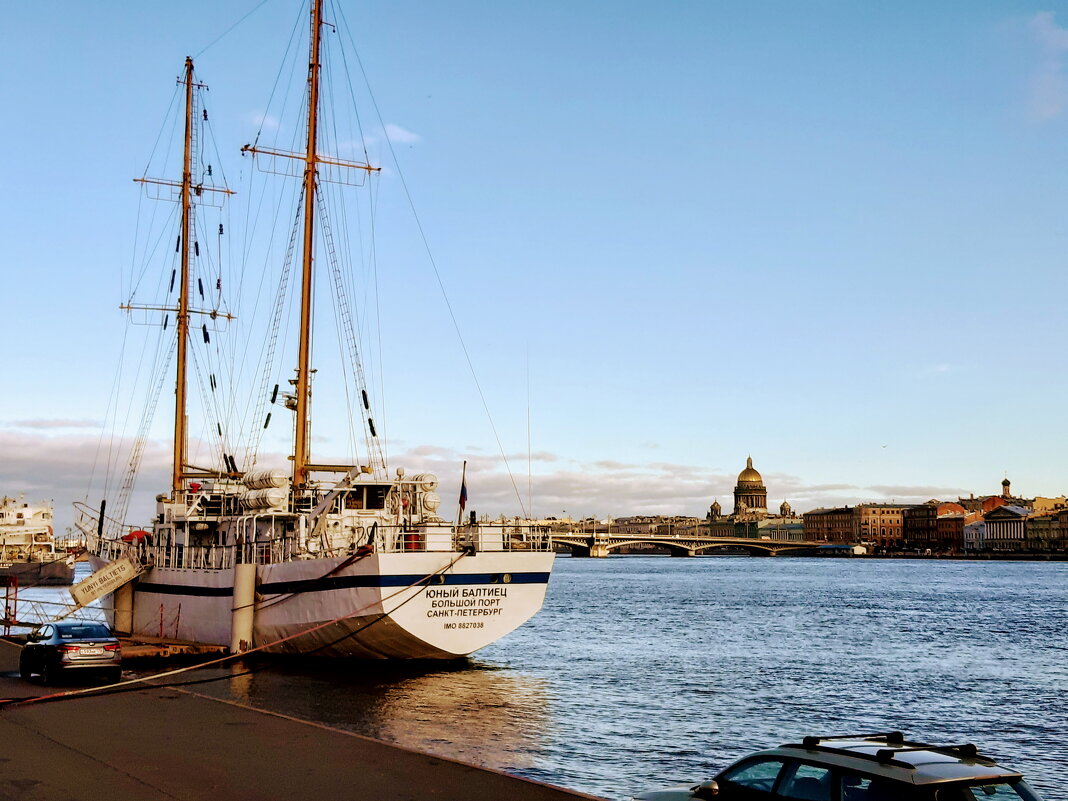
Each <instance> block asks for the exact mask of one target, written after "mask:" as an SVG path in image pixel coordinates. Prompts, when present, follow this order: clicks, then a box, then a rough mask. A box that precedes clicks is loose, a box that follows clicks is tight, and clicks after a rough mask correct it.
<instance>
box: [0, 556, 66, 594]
mask: <svg viewBox="0 0 1068 801" xmlns="http://www.w3.org/2000/svg"><path fill="white" fill-rule="evenodd" d="M6 577H14V578H15V579H16V580H17V581H18V583H19V586H20V587H61V586H66V585H70V584H73V583H74V565H73V564H72V563H71V561H70V560H67V559H56V560H54V561H51V562H11V563H8V564H4V565H0V578H6Z"/></svg>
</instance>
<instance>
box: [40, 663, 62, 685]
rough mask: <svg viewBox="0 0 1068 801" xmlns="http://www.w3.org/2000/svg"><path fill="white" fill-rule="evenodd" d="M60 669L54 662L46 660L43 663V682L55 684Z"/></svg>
mask: <svg viewBox="0 0 1068 801" xmlns="http://www.w3.org/2000/svg"><path fill="white" fill-rule="evenodd" d="M57 673H58V671H57V670H56V669H55V667H53V666H52V663H51V662H50V661H49V660H48V659H45V660H44V664H42V665H41V684H55V682H56V679H57V678H59V676H58V675H57Z"/></svg>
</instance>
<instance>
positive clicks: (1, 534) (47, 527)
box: [0, 495, 74, 587]
mask: <svg viewBox="0 0 1068 801" xmlns="http://www.w3.org/2000/svg"><path fill="white" fill-rule="evenodd" d="M0 579H6V580H8V581H11V580H14V581H15V582H17V584H18V586H21V587H35V586H46V585H57V584H58V585H62V584H70V583H71V582H72V581H73V580H74V557H72V556H70V555H69V554H67V553H66V552H65V551H58V552H57V551H56V538H55V534H54V532H53V531H52V504H51V503H48V502H46V501H40V502H35V503H29V502H27V501H24V500H23V499H22V498H9V497H7V496H6V495H5V496H4V497H3V498H0Z"/></svg>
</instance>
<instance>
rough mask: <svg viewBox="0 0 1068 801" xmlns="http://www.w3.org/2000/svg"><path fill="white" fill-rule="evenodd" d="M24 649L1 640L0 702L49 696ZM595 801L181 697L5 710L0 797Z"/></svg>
mask: <svg viewBox="0 0 1068 801" xmlns="http://www.w3.org/2000/svg"><path fill="white" fill-rule="evenodd" d="M18 653H19V648H18V646H16V645H12V644H10V643H8V642H4V641H0V698H15V697H28V696H34V695H41V694H43V693H46V692H52V691H53V690H52V689H51V688H45V687H42V686H41V685H39V684H36V683H30V682H24V681H22V680H21V679H19V678H18ZM61 689H62V688H61ZM591 798H592V796H586V795H582V794H580V793H572V792H569V791H566V790H562V789H559V788H556V787H551V786H548V785H544V784H539V783H537V782H532V781H527V780H525V779H519V778H516V777H514V776H508V775H505V774H503V773H498V772H496V771H491V770H486V769H483V768H478V767H474V766H472V765H467V764H464V763H461V762H454V761H451V760H448V759H443V758H441V757H436V756H431V755H429V754H423V753H420V752H416V751H411V750H408V749H405V748H401V747H398V746H395V745H391V744H388V743H383V742H380V741H378V740H372V739H370V738H367V737H362V736H359V735H354V734H350V733H347V732H342V731H338V730H335V729H330V728H327V727H324V726H321V725H318V724H313V723H307V722H304V721H298V720H295V719H292V718H288V717H284V716H280V715H275V714H272V713H268V712H260V711H257V710H253V709H249V708H248V707H243V706H239V705H236V704H231V703H227V702H224V701H219V700H217V699H212V698H208V697H206V696H201V695H197V694H195V693H191V692H188V691H184V690H169V689H162V688H149V689H145V690H140V691H138V692H132V693H123V694H117V695H110V696H102V697H96V698H92V697H86V698H77V699H74V700H63V701H59V702H56V703H43V704H31V705H26V706H7V707H4V708H0V801H7V799H12V800H14V799H18V801H39V800H40V801H44V800H45V799H47V800H48V801H53V800H55V799H62V801H99V800H100V799H108V801H155V799H182V801H200V800H201V799H203V801H219V800H220V799H227V801H244V799H249V801H252V800H253V799H255V800H256V801H273V799H279V801H281V799H284V800H285V801H300V800H301V799H322V800H323V801H344V799H361V801H386V800H387V799H388V800H390V801H392V800H393V799H396V801H408V799H411V801H483V800H485V801H491V800H492V801H504V800H505V799H507V801H575V800H576V799H591Z"/></svg>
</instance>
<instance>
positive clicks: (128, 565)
mask: <svg viewBox="0 0 1068 801" xmlns="http://www.w3.org/2000/svg"><path fill="white" fill-rule="evenodd" d="M144 572H145V569H144V567H142V566H141V565H140V564H139V563H137V562H134V561H132V560H131V559H128V558H126V557H125V556H124V557H123V558H121V559H116V560H115V561H114V562H111V563H110V564H108V565H106V566H105V567H102V568H100V569H99V570H98V571H96V572H95V573H93V575H91V576H89V577H88V578H85V579H82V580H81V581H79V582H78V583H77V584H75V585H74V586H73V587H71V588H70V594H71V597H73V598H74V602H75V603H76V604H78V606H88V605H89V604H91V603H92V602H93V601H95V600H96V599H97V598H101V597H103V596H105V595H107V594H108V593H109V592H114V591H115V590H117V589H118V588H119V587H121V586H122V585H123V584H125V583H126V582H128V581H133V579H135V578H137V577H138V576H139V575H141V574H142V573H144Z"/></svg>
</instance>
